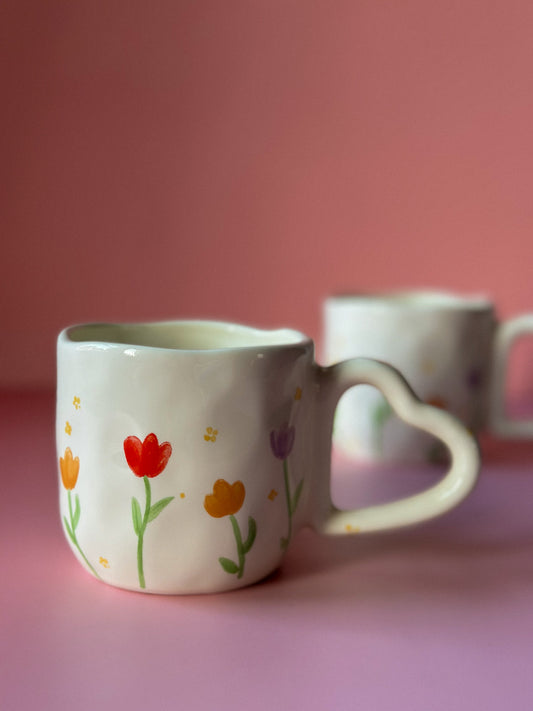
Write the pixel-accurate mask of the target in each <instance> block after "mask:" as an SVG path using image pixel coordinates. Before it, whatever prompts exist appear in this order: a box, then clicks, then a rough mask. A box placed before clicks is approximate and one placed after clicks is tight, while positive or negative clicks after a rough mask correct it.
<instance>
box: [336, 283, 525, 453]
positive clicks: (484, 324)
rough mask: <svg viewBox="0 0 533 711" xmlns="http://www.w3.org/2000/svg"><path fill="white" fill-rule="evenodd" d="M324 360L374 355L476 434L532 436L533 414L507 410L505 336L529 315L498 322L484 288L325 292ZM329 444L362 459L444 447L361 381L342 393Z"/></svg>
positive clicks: (519, 331) (520, 330) (519, 329)
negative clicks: (521, 416) (525, 416)
mask: <svg viewBox="0 0 533 711" xmlns="http://www.w3.org/2000/svg"><path fill="white" fill-rule="evenodd" d="M323 319H324V339H323V348H324V353H323V355H324V360H325V361H326V363H328V364H329V363H334V362H337V361H338V360H343V359H345V358H352V357H357V356H359V357H361V356H362V357H367V358H376V359H379V360H382V361H386V362H388V363H390V364H391V365H393V366H395V367H396V368H398V369H399V370H400V371H401V373H402V374H403V375H404V377H405V378H406V379H407V381H408V382H409V384H410V385H411V387H412V388H413V389H414V391H415V392H416V394H417V395H418V397H420V398H421V400H423V401H424V402H426V403H428V404H432V405H435V406H437V407H440V408H442V409H445V410H448V411H449V412H451V413H452V414H454V415H456V416H457V417H458V418H459V419H461V420H462V421H463V423H464V424H466V426H467V427H468V428H469V429H470V430H471V431H472V432H474V433H476V434H477V433H480V432H481V431H484V430H489V431H491V432H493V433H495V434H497V435H499V436H502V437H508V438H514V437H516V438H533V421H532V420H528V421H522V420H513V419H512V418H510V417H509V416H508V415H507V413H506V411H505V382H506V375H507V365H508V356H509V351H510V348H511V345H512V343H513V342H514V340H515V339H516V338H518V337H519V336H521V335H524V334H526V333H533V314H523V315H521V316H519V317H517V318H514V319H511V320H509V321H506V322H503V323H499V322H498V320H497V318H496V314H495V309H494V306H493V303H492V302H491V300H490V299H488V298H486V297H484V296H473V295H472V296H462V295H458V294H453V293H446V292H440V291H412V292H411V291H404V292H396V293H389V294H386V293H384V294H366V295H365V294H359V295H358V294H354V295H345V296H332V297H329V298H328V299H326V301H325V302H324V310H323ZM334 443H335V446H336V448H337V449H338V450H340V451H341V452H342V453H343V454H344V455H347V456H349V457H352V458H357V459H362V460H370V461H376V460H395V461H398V460H403V461H412V460H420V459H426V460H433V459H435V460H438V459H441V458H442V454H443V452H442V448H441V447H440V446H439V445H438V443H437V442H436V441H435V440H434V439H431V438H430V437H429V436H428V435H426V434H425V433H423V432H419V431H416V430H413V429H410V428H407V427H405V425H404V424H403V423H402V422H401V421H400V420H399V419H398V418H397V417H395V415H394V413H393V412H392V410H391V408H390V407H389V405H388V404H387V402H386V401H385V400H384V398H383V397H382V395H381V394H380V393H379V392H378V391H377V390H376V389H375V388H371V387H368V386H361V387H359V388H355V389H353V390H350V391H349V392H347V393H346V394H345V395H344V396H343V398H342V399H341V401H340V403H339V406H338V409H337V413H336V417H335V429H334Z"/></svg>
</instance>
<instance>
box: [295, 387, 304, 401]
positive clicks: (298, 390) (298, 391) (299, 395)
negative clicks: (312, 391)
mask: <svg viewBox="0 0 533 711" xmlns="http://www.w3.org/2000/svg"><path fill="white" fill-rule="evenodd" d="M294 399H295V400H301V399H302V388H300V387H297V388H296V392H295V393H294Z"/></svg>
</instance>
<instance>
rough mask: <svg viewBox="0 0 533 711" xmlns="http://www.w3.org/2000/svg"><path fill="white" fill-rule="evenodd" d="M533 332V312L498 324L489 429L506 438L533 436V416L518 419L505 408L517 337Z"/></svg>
mask: <svg viewBox="0 0 533 711" xmlns="http://www.w3.org/2000/svg"><path fill="white" fill-rule="evenodd" d="M527 334H533V314H522V315H521V316H517V317H516V318H513V319H510V320H509V321H505V322H504V323H502V324H501V325H499V326H498V327H497V330H496V336H495V342H494V351H493V361H492V376H491V385H490V401H489V429H490V430H491V431H492V432H494V434H496V435H499V436H500V437H505V438H509V439H512V438H516V439H529V438H533V420H532V419H529V420H514V419H512V418H511V417H509V415H508V414H507V412H506V410H505V385H506V382H507V372H508V367H509V354H510V351H511V347H512V345H513V343H514V342H515V341H516V339H517V338H520V337H521V336H525V335H527Z"/></svg>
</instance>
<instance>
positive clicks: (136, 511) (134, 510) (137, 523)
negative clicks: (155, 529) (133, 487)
mask: <svg viewBox="0 0 533 711" xmlns="http://www.w3.org/2000/svg"><path fill="white" fill-rule="evenodd" d="M131 517H132V519H133V530H134V531H135V533H136V534H137V535H139V534H140V532H141V531H142V527H143V517H142V514H141V506H140V504H139V502H138V501H137V499H136V498H135V496H132V497H131Z"/></svg>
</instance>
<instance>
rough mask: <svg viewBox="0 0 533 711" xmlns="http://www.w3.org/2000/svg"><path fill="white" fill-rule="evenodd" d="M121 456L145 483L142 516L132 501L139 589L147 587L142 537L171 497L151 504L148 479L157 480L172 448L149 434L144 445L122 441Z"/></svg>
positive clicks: (131, 438)
mask: <svg viewBox="0 0 533 711" xmlns="http://www.w3.org/2000/svg"><path fill="white" fill-rule="evenodd" d="M124 454H125V456H126V462H127V463H128V466H129V468H130V469H131V471H132V472H133V473H134V474H135V476H137V477H139V478H140V479H142V480H143V481H144V490H145V496H146V503H145V507H144V512H143V511H142V509H141V505H140V503H139V501H138V500H137V498H136V497H135V496H133V497H132V499H131V517H132V522H133V530H134V531H135V535H136V536H137V572H138V574H139V586H140V587H141V588H145V587H146V581H145V578H144V553H143V549H144V534H145V533H146V527H147V526H148V524H149V523H150V522H151V521H153V520H154V519H155V518H157V517H158V516H159V514H160V513H161V512H162V511H163V509H165V508H166V507H167V506H168V505H169V504H170V502H171V501H173V500H174V497H173V496H166V497H165V498H164V499H160V500H159V501H156V502H155V504H153V503H152V488H151V484H150V479H153V478H154V477H156V476H159V474H161V472H162V471H163V469H164V468H165V467H166V466H167V464H168V460H169V459H170V455H171V454H172V447H171V445H170V442H163V443H162V444H159V442H158V440H157V436H156V435H155V434H154V433H153V432H152V433H151V434H149V435H147V436H146V437H145V438H144V442H141V440H140V439H139V438H138V437H135V435H130V436H129V437H126V439H125V440H124Z"/></svg>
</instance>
